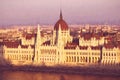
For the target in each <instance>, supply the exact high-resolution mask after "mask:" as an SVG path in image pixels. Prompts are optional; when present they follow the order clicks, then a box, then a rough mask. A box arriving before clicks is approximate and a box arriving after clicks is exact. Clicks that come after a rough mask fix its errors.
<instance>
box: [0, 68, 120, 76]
mask: <svg viewBox="0 0 120 80" xmlns="http://www.w3.org/2000/svg"><path fill="white" fill-rule="evenodd" d="M0 71H30V72H47V73H64V74H83V75H100V76H116V77H120V69H110V68H100V67H66V66H57V67H50V66H49V67H48V66H0Z"/></svg>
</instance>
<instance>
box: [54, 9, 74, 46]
mask: <svg viewBox="0 0 120 80" xmlns="http://www.w3.org/2000/svg"><path fill="white" fill-rule="evenodd" d="M59 32H61V41H62V42H63V45H64V46H65V45H66V43H67V42H71V41H72V37H71V36H70V30H69V28H68V25H67V23H66V22H65V21H64V19H63V16H62V11H61V10H60V17H59V20H58V21H57V22H56V24H55V26H54V31H53V40H52V44H53V45H57V40H58V38H59V37H60V36H58V35H59Z"/></svg>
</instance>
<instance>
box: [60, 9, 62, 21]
mask: <svg viewBox="0 0 120 80" xmlns="http://www.w3.org/2000/svg"><path fill="white" fill-rule="evenodd" d="M60 19H63V16H62V10H61V9H60Z"/></svg>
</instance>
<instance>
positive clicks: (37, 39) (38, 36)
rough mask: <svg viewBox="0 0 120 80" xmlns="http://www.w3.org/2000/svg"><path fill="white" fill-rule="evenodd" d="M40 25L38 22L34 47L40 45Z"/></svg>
mask: <svg viewBox="0 0 120 80" xmlns="http://www.w3.org/2000/svg"><path fill="white" fill-rule="evenodd" d="M40 31H41V30H40V25H39V24H38V26H37V36H36V44H35V46H36V48H39V47H40V45H41V33H40Z"/></svg>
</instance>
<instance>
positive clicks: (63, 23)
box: [54, 12, 68, 31]
mask: <svg viewBox="0 0 120 80" xmlns="http://www.w3.org/2000/svg"><path fill="white" fill-rule="evenodd" d="M59 25H61V30H63V31H64V30H68V25H67V23H66V22H65V21H64V20H63V17H62V12H60V19H59V20H58V21H57V22H56V24H55V26H54V30H56V31H58V30H59Z"/></svg>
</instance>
